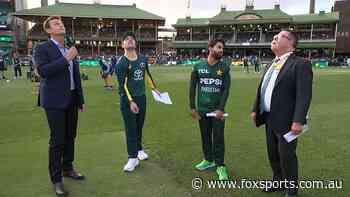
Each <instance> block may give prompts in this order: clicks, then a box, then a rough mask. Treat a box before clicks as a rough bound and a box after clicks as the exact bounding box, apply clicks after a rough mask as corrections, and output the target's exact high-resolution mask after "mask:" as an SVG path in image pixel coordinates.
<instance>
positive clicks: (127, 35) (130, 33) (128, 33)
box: [123, 31, 137, 42]
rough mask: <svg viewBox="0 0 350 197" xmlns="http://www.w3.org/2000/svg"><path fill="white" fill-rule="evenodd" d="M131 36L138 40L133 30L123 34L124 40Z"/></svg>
mask: <svg viewBox="0 0 350 197" xmlns="http://www.w3.org/2000/svg"><path fill="white" fill-rule="evenodd" d="M129 36H130V37H132V38H133V39H134V40H135V41H136V42H137V40H136V36H135V34H134V33H133V32H131V31H127V32H125V34H124V35H123V41H124V40H125V39H126V38H127V37H129Z"/></svg>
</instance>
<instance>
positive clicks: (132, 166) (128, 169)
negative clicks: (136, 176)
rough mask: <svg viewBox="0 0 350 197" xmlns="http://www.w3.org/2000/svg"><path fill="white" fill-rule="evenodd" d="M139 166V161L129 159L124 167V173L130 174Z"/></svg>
mask: <svg viewBox="0 0 350 197" xmlns="http://www.w3.org/2000/svg"><path fill="white" fill-rule="evenodd" d="M138 165H139V160H138V159H137V158H130V159H129V160H128V163H126V164H125V166H124V171H125V172H132V171H134V170H135V168H136V167H137V166H138Z"/></svg>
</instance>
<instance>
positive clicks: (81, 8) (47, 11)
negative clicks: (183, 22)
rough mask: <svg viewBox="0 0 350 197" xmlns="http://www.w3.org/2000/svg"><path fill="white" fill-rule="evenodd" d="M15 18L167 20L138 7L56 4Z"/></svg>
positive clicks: (17, 13) (23, 11)
mask: <svg viewBox="0 0 350 197" xmlns="http://www.w3.org/2000/svg"><path fill="white" fill-rule="evenodd" d="M13 15H14V16H18V17H25V16H51V15H58V16H61V17H77V18H106V19H107V18H108V19H148V20H161V21H163V22H165V18H163V17H161V16H158V15H155V14H152V13H150V12H147V11H144V10H141V9H139V8H137V7H136V5H135V4H134V5H104V4H76V3H56V4H54V5H49V6H47V7H41V8H33V9H27V10H21V11H17V12H15V13H13Z"/></svg>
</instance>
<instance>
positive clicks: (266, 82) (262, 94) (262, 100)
mask: <svg viewBox="0 0 350 197" xmlns="http://www.w3.org/2000/svg"><path fill="white" fill-rule="evenodd" d="M279 60H280V59H275V60H274V61H273V63H272V65H271V67H272V68H269V70H268V73H266V75H267V76H266V78H265V80H264V81H263V84H262V87H261V94H260V101H261V103H260V106H261V107H262V106H263V103H265V93H266V89H267V86H268V85H269V83H270V80H271V76H272V73H273V71H274V70H275V67H276V65H278V64H277V62H278V61H279ZM261 111H262V110H261Z"/></svg>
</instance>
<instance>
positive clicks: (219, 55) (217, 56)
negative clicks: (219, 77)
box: [212, 52, 223, 60]
mask: <svg viewBox="0 0 350 197" xmlns="http://www.w3.org/2000/svg"><path fill="white" fill-rule="evenodd" d="M222 55H223V54H222V53H220V52H213V55H212V56H213V58H214V59H215V60H220V59H221V58H222Z"/></svg>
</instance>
